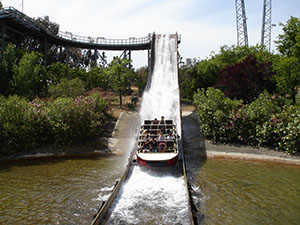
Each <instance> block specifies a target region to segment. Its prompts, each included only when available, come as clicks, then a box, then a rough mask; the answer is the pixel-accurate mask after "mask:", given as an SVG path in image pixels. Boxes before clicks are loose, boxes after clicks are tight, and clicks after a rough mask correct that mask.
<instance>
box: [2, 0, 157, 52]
mask: <svg viewBox="0 0 300 225" xmlns="http://www.w3.org/2000/svg"><path fill="white" fill-rule="evenodd" d="M8 16H9V17H14V18H17V19H19V20H22V21H23V22H26V23H29V24H30V25H31V26H33V27H35V28H37V29H39V30H43V32H46V33H47V34H48V35H50V36H52V37H53V38H59V39H65V40H69V41H73V42H81V43H85V44H99V45H108V46H111V45H118V46H123V45H124V46H128V45H143V44H150V43H151V40H152V34H150V33H149V34H148V36H146V37H142V38H135V37H130V38H129V39H106V38H104V37H90V36H88V37H84V36H80V35H75V34H72V33H71V32H68V31H59V32H58V34H55V33H52V32H50V31H49V30H47V29H46V28H45V27H44V26H43V25H42V24H39V23H37V22H36V21H35V20H34V19H32V18H31V17H29V16H27V15H25V14H24V13H22V12H20V11H19V10H17V9H15V8H14V7H12V6H8V7H4V8H2V9H1V10H0V19H1V18H3V17H8Z"/></svg>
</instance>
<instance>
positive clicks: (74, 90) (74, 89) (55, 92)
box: [49, 78, 85, 98]
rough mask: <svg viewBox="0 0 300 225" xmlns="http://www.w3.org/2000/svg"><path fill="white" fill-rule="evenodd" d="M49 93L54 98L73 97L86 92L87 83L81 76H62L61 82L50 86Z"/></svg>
mask: <svg viewBox="0 0 300 225" xmlns="http://www.w3.org/2000/svg"><path fill="white" fill-rule="evenodd" d="M49 93H50V95H51V96H53V97H54V98H58V97H61V98H68V97H71V98H73V97H76V96H79V95H83V94H84V93H85V83H84V82H83V81H82V80H80V79H79V78H74V79H72V80H68V79H66V78H62V79H61V80H60V83H59V84H57V85H52V86H50V88H49Z"/></svg>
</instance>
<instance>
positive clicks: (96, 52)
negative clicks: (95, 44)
mask: <svg viewBox="0 0 300 225" xmlns="http://www.w3.org/2000/svg"><path fill="white" fill-rule="evenodd" d="M97 54H98V51H97V49H95V52H94V63H95V66H97Z"/></svg>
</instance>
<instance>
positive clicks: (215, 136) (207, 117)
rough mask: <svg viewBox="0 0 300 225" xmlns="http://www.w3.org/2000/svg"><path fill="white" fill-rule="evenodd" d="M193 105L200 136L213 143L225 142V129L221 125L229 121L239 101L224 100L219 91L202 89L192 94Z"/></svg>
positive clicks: (222, 94)
mask: <svg viewBox="0 0 300 225" xmlns="http://www.w3.org/2000/svg"><path fill="white" fill-rule="evenodd" d="M194 104H195V105H196V107H197V115H198V118H199V122H200V130H201V132H202V135H204V136H205V137H208V138H210V139H212V140H214V141H220V142H227V140H226V136H225V132H226V129H225V128H223V127H222V124H225V123H226V122H227V123H229V121H230V113H231V112H232V110H233V109H235V108H237V107H238V105H240V104H241V101H237V100H231V99H229V98H226V97H225V95H224V93H223V92H222V91H221V90H218V89H214V88H208V89H207V90H206V91H205V89H204V88H202V89H201V90H200V89H198V91H197V92H196V93H195V94H194Z"/></svg>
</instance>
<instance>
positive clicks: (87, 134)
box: [48, 93, 108, 146]
mask: <svg viewBox="0 0 300 225" xmlns="http://www.w3.org/2000/svg"><path fill="white" fill-rule="evenodd" d="M107 110H108V104H107V102H105V100H104V99H103V98H102V97H101V96H100V95H97V94H95V93H94V94H93V95H92V96H86V97H83V96H78V97H76V98H75V99H71V98H57V99H56V100H55V101H53V102H50V103H49V106H48V115H49V118H50V121H51V127H52V132H53V134H54V139H55V144H56V145H58V146H60V145H77V144H79V143H80V142H82V141H84V140H86V139H87V138H91V137H93V136H96V135H98V134H100V132H102V131H103V130H102V129H103V127H104V125H105V124H106V119H107V113H106V111H107Z"/></svg>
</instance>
